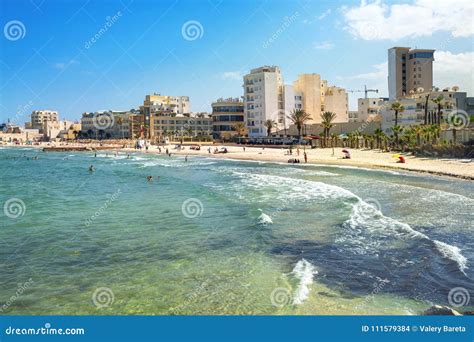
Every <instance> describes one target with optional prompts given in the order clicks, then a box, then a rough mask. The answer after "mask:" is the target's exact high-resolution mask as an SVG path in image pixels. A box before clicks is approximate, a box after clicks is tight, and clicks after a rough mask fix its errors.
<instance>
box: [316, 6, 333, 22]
mask: <svg viewBox="0 0 474 342" xmlns="http://www.w3.org/2000/svg"><path fill="white" fill-rule="evenodd" d="M330 14H331V9H330V8H329V9H327V10H326V11H324V12H323V13H321V14H320V15H318V16H316V19H318V20H323V19H324V18H326V17H327V16H328V15H330Z"/></svg>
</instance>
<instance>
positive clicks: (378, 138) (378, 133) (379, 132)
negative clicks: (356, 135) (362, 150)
mask: <svg viewBox="0 0 474 342" xmlns="http://www.w3.org/2000/svg"><path fill="white" fill-rule="evenodd" d="M374 135H375V139H376V141H377V148H378V149H380V146H381V143H382V137H383V136H384V132H383V131H382V130H381V129H380V128H377V129H376V130H375V131H374Z"/></svg>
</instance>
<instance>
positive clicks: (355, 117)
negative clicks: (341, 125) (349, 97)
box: [347, 110, 359, 122]
mask: <svg viewBox="0 0 474 342" xmlns="http://www.w3.org/2000/svg"><path fill="white" fill-rule="evenodd" d="M347 114H348V122H359V112H358V111H357V110H350V111H348V113H347Z"/></svg>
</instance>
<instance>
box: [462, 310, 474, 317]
mask: <svg viewBox="0 0 474 342" xmlns="http://www.w3.org/2000/svg"><path fill="white" fill-rule="evenodd" d="M462 314H463V315H465V316H474V311H464V312H463V313H462Z"/></svg>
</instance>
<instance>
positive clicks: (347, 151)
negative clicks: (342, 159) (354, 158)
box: [342, 149, 351, 154]
mask: <svg viewBox="0 0 474 342" xmlns="http://www.w3.org/2000/svg"><path fill="white" fill-rule="evenodd" d="M342 152H343V153H348V154H351V153H350V152H349V150H348V149H343V150H342Z"/></svg>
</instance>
